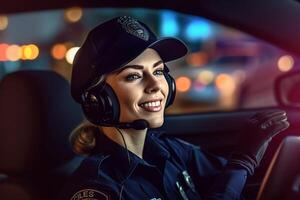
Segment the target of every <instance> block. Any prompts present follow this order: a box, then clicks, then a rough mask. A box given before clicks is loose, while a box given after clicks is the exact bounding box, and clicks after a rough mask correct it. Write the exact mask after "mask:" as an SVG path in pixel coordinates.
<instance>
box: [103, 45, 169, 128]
mask: <svg viewBox="0 0 300 200" xmlns="http://www.w3.org/2000/svg"><path fill="white" fill-rule="evenodd" d="M163 70H164V63H163V62H162V60H161V58H160V56H159V55H158V53H157V52H156V51H155V50H153V49H150V48H147V49H146V50H145V51H144V52H143V53H141V54H140V55H139V56H138V57H136V58H135V59H134V60H132V61H131V62H129V63H128V64H127V65H126V66H124V67H123V68H121V69H120V70H118V71H117V72H113V73H110V74H108V76H107V78H106V82H107V83H108V84H109V85H110V86H111V87H112V88H113V90H114V91H115V93H116V95H117V97H118V99H119V102H120V109H121V112H120V122H132V121H134V120H137V119H145V120H147V121H148V123H149V125H150V127H151V128H156V127H160V126H161V125H162V124H163V122H164V109H165V104H166V100H167V96H168V92H169V88H168V84H167V81H166V79H165V77H164V74H163Z"/></svg>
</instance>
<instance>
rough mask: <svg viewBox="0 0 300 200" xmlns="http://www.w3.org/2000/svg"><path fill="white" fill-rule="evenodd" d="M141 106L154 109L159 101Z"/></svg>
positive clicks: (158, 104)
mask: <svg viewBox="0 0 300 200" xmlns="http://www.w3.org/2000/svg"><path fill="white" fill-rule="evenodd" d="M141 106H143V107H156V106H160V101H153V102H147V103H142V104H141Z"/></svg>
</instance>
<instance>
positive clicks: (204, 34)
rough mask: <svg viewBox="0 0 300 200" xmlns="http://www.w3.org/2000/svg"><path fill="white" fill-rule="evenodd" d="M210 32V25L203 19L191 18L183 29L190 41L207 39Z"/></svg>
mask: <svg viewBox="0 0 300 200" xmlns="http://www.w3.org/2000/svg"><path fill="white" fill-rule="evenodd" d="M211 34H212V30H211V25H210V23H209V22H208V21H206V20H204V19H194V20H192V21H191V22H190V23H189V24H188V25H187V27H186V29H185V35H186V37H187V38H188V39H189V40H191V41H195V40H199V39H207V38H208V37H209V36H210V35H211Z"/></svg>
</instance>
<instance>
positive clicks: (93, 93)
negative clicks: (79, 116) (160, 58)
mask: <svg viewBox="0 0 300 200" xmlns="http://www.w3.org/2000/svg"><path fill="white" fill-rule="evenodd" d="M164 77H165V79H166V81H167V84H168V87H169V93H168V96H167V101H166V108H167V107H169V106H170V105H172V103H173V101H174V99H175V95H176V84H175V80H174V78H173V77H172V76H171V75H170V74H169V69H168V67H167V66H166V65H165V67H164ZM81 106H82V109H83V112H84V114H85V116H86V118H87V119H88V120H89V121H90V122H92V123H93V124H96V125H102V126H115V127H118V128H121V129H126V128H134V129H137V130H141V129H145V128H146V127H148V126H149V124H148V122H147V121H146V120H143V119H139V120H135V121H133V122H128V123H127V122H119V117H120V104H119V101H118V98H117V95H116V94H115V92H114V90H113V89H112V87H111V86H110V85H109V84H107V83H106V82H105V81H103V80H100V81H99V80H98V83H97V84H95V85H93V86H92V87H90V88H88V89H86V90H85V91H84V92H83V94H82V103H81Z"/></svg>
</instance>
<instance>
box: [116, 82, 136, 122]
mask: <svg viewBox="0 0 300 200" xmlns="http://www.w3.org/2000/svg"><path fill="white" fill-rule="evenodd" d="M116 94H117V97H118V100H119V103H120V109H121V115H122V116H124V115H126V116H129V115H131V114H133V112H135V111H137V109H138V100H139V99H140V98H141V94H140V92H139V89H138V88H137V87H134V88H132V87H122V89H121V90H119V91H116Z"/></svg>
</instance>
